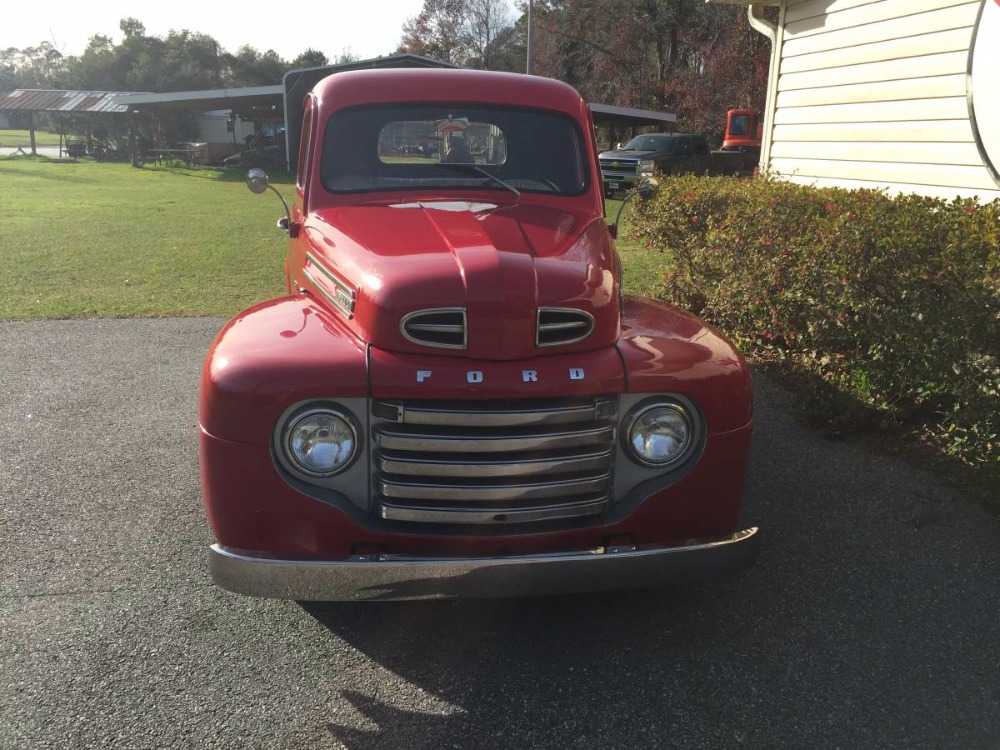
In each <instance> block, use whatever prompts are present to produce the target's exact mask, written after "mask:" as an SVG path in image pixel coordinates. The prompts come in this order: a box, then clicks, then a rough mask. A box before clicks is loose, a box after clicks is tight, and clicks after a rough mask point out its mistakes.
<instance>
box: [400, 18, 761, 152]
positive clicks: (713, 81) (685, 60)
mask: <svg viewBox="0 0 1000 750" xmlns="http://www.w3.org/2000/svg"><path fill="white" fill-rule="evenodd" d="M509 7H510V6H509V2H508V0H424V4H423V8H422V10H421V12H420V14H419V15H418V16H416V17H415V18H412V19H410V20H409V21H408V22H407V23H406V25H405V26H404V28H403V38H402V40H401V42H400V45H399V51H401V52H412V53H415V54H422V55H428V56H430V57H436V58H438V59H441V60H447V61H449V62H453V63H457V64H460V65H466V66H469V67H473V68H486V69H491V70H512V71H517V72H524V71H525V61H526V55H527V49H526V43H527V42H526V40H527V36H528V33H527V32H528V17H527V7H526V4H522V6H521V12H520V15H518V16H514V14H512V13H510V12H509ZM773 10H774V9H771V11H773ZM532 21H533V24H532V25H533V28H534V33H533V37H532V42H533V43H532V52H533V55H532V58H533V60H532V73H534V74H535V75H542V76H548V77H550V78H557V79H560V80H563V81H566V82H567V83H569V84H571V85H573V86H574V87H576V88H577V89H578V90H579V91H580V93H581V94H582V95H583V96H584V98H585V99H587V100H588V101H593V102H599V103H602V104H614V105H620V106H626V107H638V108H641V109H654V110H661V111H662V110H667V111H671V112H675V113H676V114H677V121H678V127H679V128H680V129H683V130H689V131H693V132H699V133H705V134H707V135H710V136H711V137H713V138H719V137H721V134H722V130H723V129H724V127H725V112H726V110H727V109H731V108H735V107H751V108H754V109H757V110H758V111H760V110H761V109H762V108H763V106H764V100H765V96H766V89H767V75H768V65H769V62H770V46H769V44H770V43H769V42H768V41H767V39H765V38H764V37H763V36H762V35H761V34H759V33H758V32H756V31H754V30H753V29H752V28H751V27H750V24H749V22H748V20H747V17H746V7H745V6H735V5H708V4H706V3H705V0H534V3H533V12H532Z"/></svg>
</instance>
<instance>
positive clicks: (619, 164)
mask: <svg viewBox="0 0 1000 750" xmlns="http://www.w3.org/2000/svg"><path fill="white" fill-rule="evenodd" d="M638 165H639V162H638V161H637V160H635V159H629V160H628V161H623V160H619V159H601V171H602V172H616V173H619V174H635V172H636V167H637V166H638Z"/></svg>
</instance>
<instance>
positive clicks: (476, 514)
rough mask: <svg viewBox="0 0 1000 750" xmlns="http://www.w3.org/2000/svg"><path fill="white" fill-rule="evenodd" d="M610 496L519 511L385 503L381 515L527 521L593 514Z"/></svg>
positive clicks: (403, 518) (441, 520) (438, 520)
mask: <svg viewBox="0 0 1000 750" xmlns="http://www.w3.org/2000/svg"><path fill="white" fill-rule="evenodd" d="M606 503H607V498H598V499H597V500H590V501H587V502H582V503H563V504H560V505H548V506H543V507H537V508H524V509H518V510H500V509H492V510H491V509H485V510H484V509H481V508H465V509H454V508H440V507H412V506H403V505H391V504H389V503H382V505H381V507H380V515H381V516H382V518H384V519H386V520H389V521H417V522H422V523H427V522H431V523H458V524H463V523H475V524H486V523H528V522H530V521H552V520H560V519H568V518H580V517H583V516H592V515H595V514H598V513H600V512H601V511H603V510H604V506H605V505H606Z"/></svg>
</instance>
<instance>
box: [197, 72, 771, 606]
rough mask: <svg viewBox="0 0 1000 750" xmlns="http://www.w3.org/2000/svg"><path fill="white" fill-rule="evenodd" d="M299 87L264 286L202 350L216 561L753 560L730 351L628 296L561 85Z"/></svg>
mask: <svg viewBox="0 0 1000 750" xmlns="http://www.w3.org/2000/svg"><path fill="white" fill-rule="evenodd" d="M304 108H305V109H304V125H303V130H302V138H301V148H300V151H299V155H298V164H297V172H296V178H295V188H294V190H295V195H294V200H293V201H292V202H291V203H292V205H291V208H290V209H287V208H286V215H285V216H283V217H282V218H281V220H280V221H279V225H280V226H281V227H282V229H283V230H284V231H286V232H287V233H288V238H289V240H288V249H287V255H286V264H285V284H286V290H285V293H284V294H283V295H282V296H280V297H278V298H276V299H271V300H268V301H265V302H261V303H260V304H257V305H255V306H253V307H251V308H250V309H248V310H245V311H243V312H241V313H239V314H238V315H237V316H236V317H235V318H233V319H232V320H231V321H230V322H229V323H228V324H227V325H225V327H224V328H223V329H222V330H221V332H220V333H219V334H218V336H217V338H216V339H215V341H214V343H213V344H212V346H211V348H210V350H209V352H208V355H207V357H206V360H205V364H204V369H203V372H202V379H201V389H200V406H199V423H200V460H201V479H202V490H203V496H204V502H205V508H206V511H207V516H208V521H209V523H210V525H211V528H212V531H213V533H214V536H215V538H216V540H217V543H216V544H214V545H213V546H212V547H211V551H210V555H209V560H210V569H211V572H212V575H213V577H214V580H215V581H216V582H217V583H218V584H219V585H220V586H222V587H224V588H226V589H229V590H231V591H234V592H238V593H242V594H247V595H256V596H267V597H279V598H289V599H297V600H358V599H362V600H380V599H388V600H401V599H417V598H442V597H505V596H521V595H541V594H549V593H562V592H580V591H597V590H605V589H614V588H626V587H650V586H658V585H662V584H668V583H678V582H686V581H692V580H700V579H703V578H707V577H713V576H718V575H723V574H727V573H732V572H735V571H738V570H742V569H744V568H746V567H748V566H749V565H751V564H752V562H753V561H754V559H755V557H756V555H757V552H758V547H759V537H758V533H757V529H756V528H754V527H743V526H741V525H740V515H741V498H742V493H743V484H744V474H745V471H746V467H747V458H748V455H749V447H750V433H751V390H750V377H749V374H748V371H747V367H746V365H745V364H744V361H743V359H742V358H741V356H740V354H739V352H737V350H736V349H735V348H734V347H733V346H732V345H731V344H730V343H729V342H728V341H726V339H725V338H723V336H722V335H720V334H719V333H718V332H717V331H715V330H713V329H712V328H711V327H709V326H708V325H706V324H705V323H704V322H702V321H701V320H699V319H697V318H695V317H693V316H691V315H689V314H688V313H686V312H683V311H681V310H678V309H675V308H672V307H670V306H668V305H665V304H662V303H658V302H653V301H649V300H645V299H637V298H630V297H626V296H624V295H623V292H622V281H621V264H620V262H619V258H618V255H617V253H616V251H615V247H614V242H613V239H612V233H611V232H610V231H609V227H608V224H607V223H606V221H605V213H604V201H603V196H602V194H601V175H600V171H599V168H598V159H597V148H596V142H595V138H594V130H593V126H592V122H591V118H590V112H589V109H588V107H587V104H586V102H585V101H584V100H583V99H581V98H580V95H579V94H578V93H577V92H576V91H575V90H574V89H573V88H571V87H570V86H568V85H565V84H562V83H559V82H557V81H553V80H549V79H545V78H539V77H530V76H523V75H516V74H503V73H488V72H478V71H468V70H421V69H407V70H402V69H399V70H365V71H352V72H342V73H337V74H334V75H331V76H330V77H328V78H326V79H324V80H322V81H321V82H320V83H318V84H317V85H316V86H315V88H314V89H313V90H312V92H311V93H310V94H308V95H307V96H306V98H305V102H304ZM248 182H249V184H250V187H251V189H252V190H254V192H264V191H266V190H268V189H269V188H271V189H273V188H274V186H273V185H270V184H269V183H268V180H267V176H266V175H265V174H264V172H263V171H261V170H252V171H251V173H250V175H249V176H248Z"/></svg>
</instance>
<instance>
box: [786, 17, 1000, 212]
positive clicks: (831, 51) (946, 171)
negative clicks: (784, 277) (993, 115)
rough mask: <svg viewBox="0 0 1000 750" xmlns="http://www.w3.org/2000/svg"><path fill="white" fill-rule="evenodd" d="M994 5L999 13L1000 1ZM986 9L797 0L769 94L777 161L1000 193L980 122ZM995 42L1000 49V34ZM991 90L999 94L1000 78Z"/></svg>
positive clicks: (902, 186)
mask: <svg viewBox="0 0 1000 750" xmlns="http://www.w3.org/2000/svg"><path fill="white" fill-rule="evenodd" d="M987 2H988V3H989V7H988V8H987V9H986V10H987V11H989V12H990V13H992V12H996V14H997V15H998V17H1000V3H997V2H996V0H987ZM982 6H983V2H982V1H981V0H787V3H786V4H785V7H784V8H783V9H782V10H783V27H782V29H781V30H780V34H779V37H778V43H779V45H780V52H781V57H780V67H779V69H778V78H777V88H776V95H775V97H774V101H773V102H769V103H768V106H769V107H772V106H773V107H774V111H773V130H772V131H771V133H770V136H771V138H770V151H769V157H770V161H769V165H768V166H769V169H770V170H771V171H772V172H776V173H778V174H779V175H781V176H782V177H785V178H787V179H790V180H793V181H795V182H800V183H806V184H817V185H825V186H842V187H878V188H887V189H889V190H890V191H893V192H896V191H899V192H907V193H909V192H915V193H920V194H924V195H932V196H938V197H943V198H954V197H955V196H963V197H971V196H978V197H979V198H980V199H983V200H992V199H994V198H1000V178H998V177H997V176H996V172H995V170H993V169H991V167H990V166H989V159H988V158H987V157H986V156H985V153H984V152H983V150H982V147H981V142H982V138H980V139H979V142H977V138H976V135H975V133H974V129H973V121H972V120H971V119H970V110H971V105H970V95H969V89H970V86H971V84H970V83H969V79H970V76H969V72H970V69H971V62H970V54H969V50H970V46H971V44H972V41H973V32H974V29H975V27H976V23H977V19H978V17H979V14H980V8H981V7H982ZM994 6H995V7H994ZM985 15H988V14H984V17H985ZM998 36H1000V35H998ZM990 45H991V46H992V47H993V48H1000V38H997V39H993V40H992V41H991V42H990ZM979 46H980V47H984V46H985V45H984V44H983V43H982V42H980V44H979ZM991 64H992V63H991ZM980 67H983V66H980ZM993 70H994V71H997V72H996V73H992V74H991V77H992V76H997V77H1000V70H998V69H997V66H995V65H993ZM981 78H984V77H983V76H981ZM994 87H995V88H994ZM980 88H982V86H981V87H980ZM990 88H991V90H992V91H996V92H1000V83H997V82H996V81H995V80H994V81H992V82H991V84H990ZM998 96H1000V95H998V94H992V95H991V97H990V98H991V99H992V101H993V104H994V105H995V103H996V100H997V97H998ZM982 98H983V97H980V100H982ZM994 109H995V106H994ZM989 128H993V129H996V128H1000V125H996V126H994V125H992V120H991V121H989V122H987V121H986V118H982V117H981V118H979V129H980V130H985V129H989Z"/></svg>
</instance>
